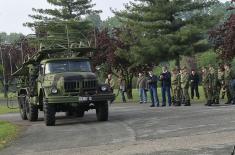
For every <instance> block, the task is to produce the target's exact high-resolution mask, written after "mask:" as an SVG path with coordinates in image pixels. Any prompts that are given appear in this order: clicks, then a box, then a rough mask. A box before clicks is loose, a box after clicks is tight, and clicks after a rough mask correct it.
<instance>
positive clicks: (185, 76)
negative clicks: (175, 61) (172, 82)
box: [181, 67, 191, 106]
mask: <svg viewBox="0 0 235 155" xmlns="http://www.w3.org/2000/svg"><path fill="white" fill-rule="evenodd" d="M189 80H190V79H189V73H188V71H187V68H186V67H184V68H183V72H182V73H181V88H182V91H183V98H184V99H185V100H184V101H185V104H184V105H185V106H191V103H190V97H189V93H188V89H189Z"/></svg>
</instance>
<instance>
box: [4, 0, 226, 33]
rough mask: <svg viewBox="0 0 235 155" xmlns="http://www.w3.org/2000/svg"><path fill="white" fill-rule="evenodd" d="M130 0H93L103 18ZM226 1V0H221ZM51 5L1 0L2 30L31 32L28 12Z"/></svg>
mask: <svg viewBox="0 0 235 155" xmlns="http://www.w3.org/2000/svg"><path fill="white" fill-rule="evenodd" d="M129 1H130V0H93V2H94V3H96V6H95V9H99V10H102V11H103V13H102V14H101V18H102V19H106V18H107V17H109V16H113V14H112V13H111V11H110V8H113V9H117V10H120V9H123V8H124V7H123V4H124V3H128V2H129ZM132 1H133V0H132ZM221 1H226V0H221ZM48 7H51V6H50V5H49V4H48V3H47V2H46V0H0V32H7V33H10V32H17V33H23V34H29V33H31V30H30V29H29V28H27V27H23V26H22V24H23V23H25V22H27V21H30V18H29V17H28V14H32V8H48Z"/></svg>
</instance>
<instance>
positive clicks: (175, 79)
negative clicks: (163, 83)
mask: <svg viewBox="0 0 235 155" xmlns="http://www.w3.org/2000/svg"><path fill="white" fill-rule="evenodd" d="M180 82H181V81H180V74H179V71H178V69H177V68H174V69H173V70H172V77H171V86H172V94H173V95H172V96H173V97H172V101H173V105H175V106H181V101H180V93H181V83H180Z"/></svg>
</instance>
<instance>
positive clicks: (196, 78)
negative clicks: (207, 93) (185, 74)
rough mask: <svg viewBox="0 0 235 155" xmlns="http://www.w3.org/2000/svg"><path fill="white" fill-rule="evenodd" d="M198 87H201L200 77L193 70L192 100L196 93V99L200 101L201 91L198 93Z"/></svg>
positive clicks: (191, 78) (191, 79)
mask: <svg viewBox="0 0 235 155" xmlns="http://www.w3.org/2000/svg"><path fill="white" fill-rule="evenodd" d="M198 85H199V75H198V74H197V73H196V71H195V70H194V69H193V70H192V72H191V75H190V86H191V99H193V98H194V93H195V94H196V97H197V98H198V99H199V98H200V95H199V91H198Z"/></svg>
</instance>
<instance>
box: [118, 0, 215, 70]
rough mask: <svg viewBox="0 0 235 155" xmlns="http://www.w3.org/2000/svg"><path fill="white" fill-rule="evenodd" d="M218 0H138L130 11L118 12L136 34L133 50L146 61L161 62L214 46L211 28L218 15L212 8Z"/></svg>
mask: <svg viewBox="0 0 235 155" xmlns="http://www.w3.org/2000/svg"><path fill="white" fill-rule="evenodd" d="M217 3H218V1H217V0H207V1H205V0H198V1H193V0H181V1H178V0H136V2H130V3H129V4H128V5H126V10H124V11H120V12H115V14H116V16H118V17H119V19H120V21H121V22H122V23H123V25H125V26H126V27H128V28H129V29H131V30H132V32H134V33H135V36H136V38H138V39H137V41H136V44H133V46H132V49H133V50H135V52H136V55H137V56H138V57H139V58H141V59H142V61H143V62H149V61H151V62H152V63H156V62H157V63H158V60H154V59H153V58H159V57H160V58H161V61H164V60H169V59H176V60H177V61H176V62H177V63H176V65H179V62H180V61H179V60H180V56H181V55H192V54H194V53H197V52H203V51H205V50H207V49H208V48H210V46H209V44H208V41H207V39H206V38H207V35H205V34H206V33H207V30H208V29H209V28H210V27H212V25H214V24H215V23H216V22H217V20H218V18H217V17H218V16H217V15H212V14H210V12H209V11H208V10H210V7H212V6H213V5H214V4H217Z"/></svg>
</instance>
